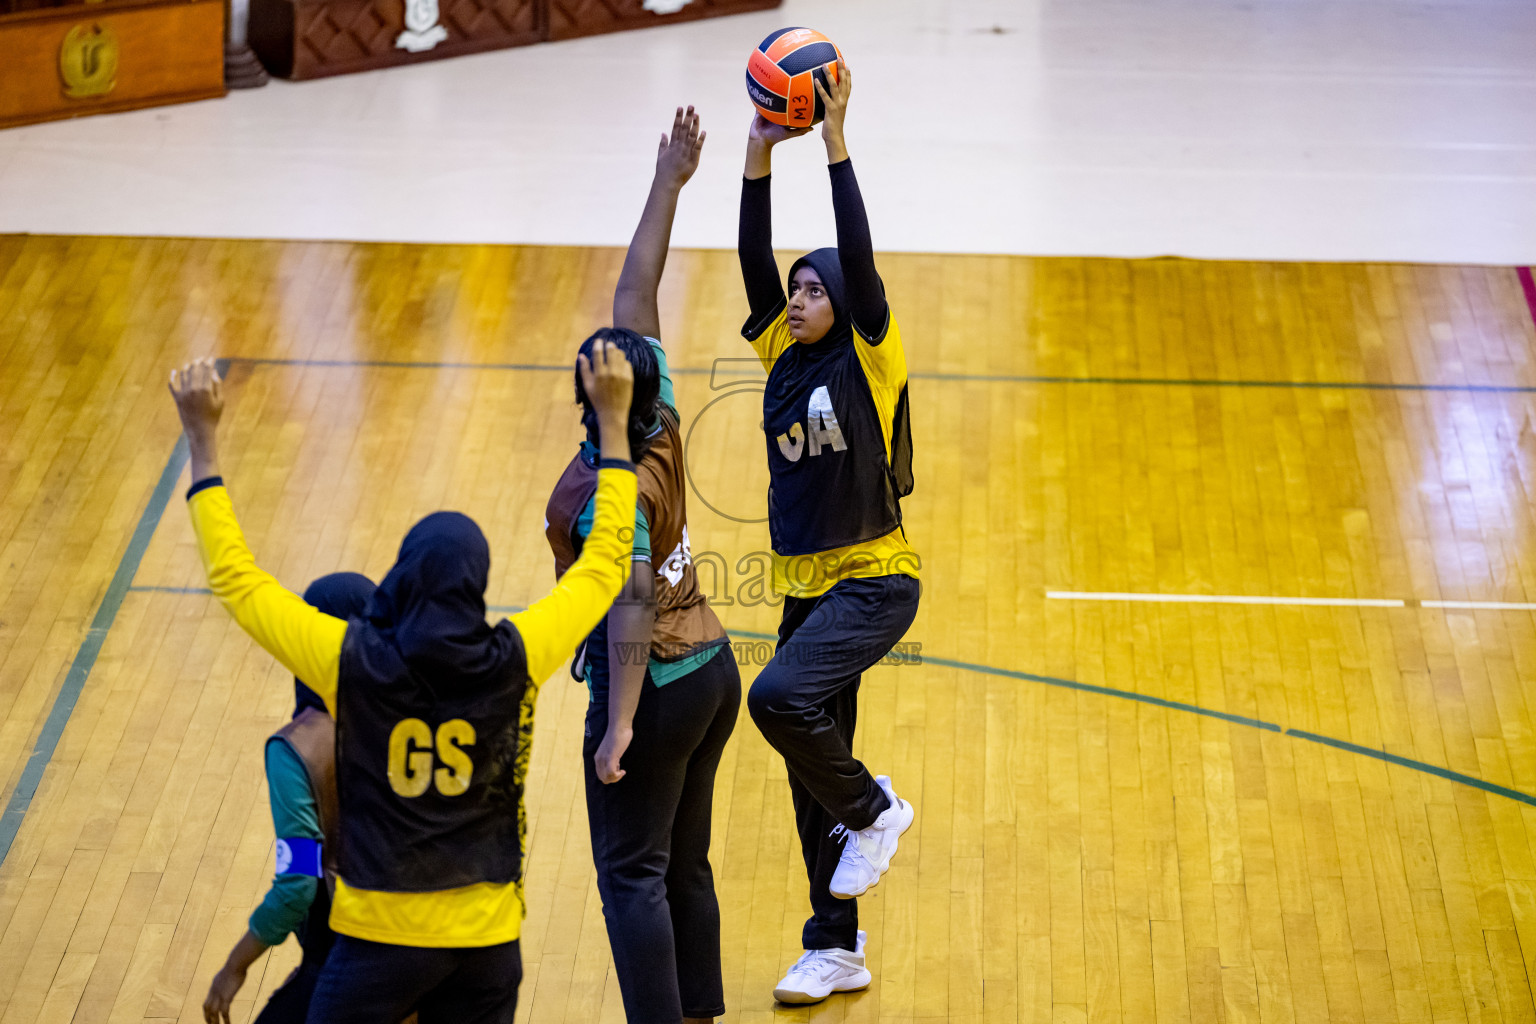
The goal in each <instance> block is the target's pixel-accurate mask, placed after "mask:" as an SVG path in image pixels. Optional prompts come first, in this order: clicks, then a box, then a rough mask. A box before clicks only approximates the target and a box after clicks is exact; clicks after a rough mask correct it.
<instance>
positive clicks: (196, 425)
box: [171, 359, 347, 714]
mask: <svg viewBox="0 0 1536 1024" xmlns="http://www.w3.org/2000/svg"><path fill="white" fill-rule="evenodd" d="M171 395H172V397H174V398H175V399H176V411H177V412H178V413H179V414H180V415H181V425H182V429H183V430H184V431H185V433H186V436H187V447H188V449H189V450H190V451H191V455H192V488H191V490H190V491H188V493H187V509H188V511H189V512H190V513H191V515H192V529H193V532H194V533H195V534H196V535H197V546H198V551H199V552H200V553H201V554H202V556H203V568H204V570H205V571H206V573H207V575H208V586H209V588H210V589H212V590H213V593H214V596H215V597H217V598H218V599H219V600H220V602H222V603H223V605H224V607H225V608H226V609H228V611H229V613H230V615H232V616H233V617H234V620H235V622H236V623H238V624H239V626H240V628H241V629H243V630H245V632H246V633H248V634H250V636H251V638H252V639H253V640H255V641H256V642H257V643H258V644H260V645H261V646H262V647H264V648H265V649H266V650H267V652H268V653H269V654H271V655H272V656H273V657H274V658H276V659H277V660H278V661H279V662H281V663H282V664H283V667H284V668H286V669H288V671H290V672H292V673H293V674H294V675H296V676H298V677H299V678H300V679H302V680H304V682H305V683H307V684H308V685H309V687H310V688H311V689H313V690H314V691H315V692H316V693H318V694H319V695H320V697H321V699H322V700H324V701H325V704H326V707H327V708H329V709H330V711H331V713H332V714H335V711H336V676H337V671H338V667H339V665H340V663H341V642H342V640H343V638H345V636H346V632H347V624H346V623H345V622H343V621H342V620H341V619H337V618H333V617H332V616H330V615H326V614H325V613H324V612H322V611H320V610H319V609H318V608H315V607H313V606H312V605H310V604H307V603H306V602H305V600H304V599H303V598H302V597H300V596H299V595H298V594H295V593H294V592H293V591H291V590H289V589H288V588H286V587H284V586H283V585H282V584H281V583H279V582H278V581H277V580H276V579H274V578H273V577H272V576H271V575H270V574H269V573H266V572H264V571H262V570H261V569H260V568H259V567H258V566H257V565H256V559H255V557H254V556H253V555H252V554H251V549H250V547H249V546H248V545H247V544H246V542H245V535H244V533H243V532H242V531H241V529H240V523H239V521H238V520H236V518H235V510H234V506H233V505H232V504H231V503H230V500H229V493H228V492H227V491H226V490H225V489H224V481H223V478H222V477H220V476H219V454H218V445H217V436H216V434H217V428H218V424H219V417H220V416H221V415H222V414H223V411H224V393H223V382H222V381H221V380H219V375H218V371H217V370H215V368H214V365H213V360H212V359H200V360H198V361H197V362H194V363H189V364H187V365H186V366H184V367H182V368H181V369H180V370H173V371H172V372H171Z"/></svg>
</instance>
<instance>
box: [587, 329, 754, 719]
mask: <svg viewBox="0 0 1536 1024" xmlns="http://www.w3.org/2000/svg"><path fill="white" fill-rule="evenodd" d="M645 340H646V341H648V342H650V343H651V351H652V352H655V353H656V368H657V370H658V371H660V374H661V401H662V403H663V404H664V405H666V407H667V408H668V409H671V410H672V412H673V413H676V412H677V392H676V390H675V389H674V388H673V387H672V371H671V369H670V368H669V367H668V366H667V353H666V350H665V349H663V348H662V347H661V342H659V341H657V340H656V339H655V338H646V339H645ZM679 418H681V417H679ZM581 454H582V456H583V457H585V458H588V459H592V460H595V459H596V458H597V454H598V453H597V447H596V446H595V445H593V444H592V442H591V441H583V442H582V443H581ZM596 499H597V496H596V495H593V496H592V497H591V498H589V499H588V500H587V506H586V508H584V509H582V510H581V515H579V516H577V517H576V536H577V537H579V538H581V539H582V540H586V539H587V534H589V533H591V532H592V517H593V514H594V506H595V502H596ZM634 558H635V561H637V562H645V563H646V564H647V565H649V564H650V561H651V524H650V521H649V520H647V519H646V518H645V512H644V510H642V509H641V508H640V507H639V506H638V505H637V506H635V555H634ZM723 650H725V648H724V647H723V646H720V647H710V648H708V649H707V650H703V651H700V652H699V653H697V654H690V655H688V657H686V658H681V659H679V660H677V661H652V662H651V666H650V672H651V682H653V683H655V684H656V685H657V686H666V685H667V684H668V683H670V682H672V681H673V680H675V679H681V678H682V677H683V676H685V675H687V674H688V673H690V672H692V671H693V670H694V669H697V668H699V667H701V666H703V665H706V664H708V663H709V660H710V659H711V658H713V657H715V656H716V655H717V654H719V653H720V652H721V651H723ZM586 677H587V687H588V688H589V689H590V688H591V686H592V666H590V665H588V666H587V668H586Z"/></svg>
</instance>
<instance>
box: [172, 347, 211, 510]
mask: <svg viewBox="0 0 1536 1024" xmlns="http://www.w3.org/2000/svg"><path fill="white" fill-rule="evenodd" d="M170 387H171V397H172V398H174V399H175V400H176V412H177V413H178V414H179V415H180V416H181V429H182V431H183V432H184V433H185V434H186V435H187V449H188V453H189V454H190V455H191V458H192V481H193V482H194V483H196V482H197V481H199V480H204V479H206V478H208V477H211V476H218V475H219V448H218V444H217V433H218V426H219V417H220V416H221V415H223V413H224V382H223V381H222V380H220V379H219V370H218V367H217V366H215V365H214V362H213V360H212V359H211V358H207V359H195V360H193V361H192V362H190V363H188V364H187V365H185V366H183V367H182V368H181V369H179V370H172V371H171V382H170Z"/></svg>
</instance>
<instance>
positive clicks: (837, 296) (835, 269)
mask: <svg viewBox="0 0 1536 1024" xmlns="http://www.w3.org/2000/svg"><path fill="white" fill-rule="evenodd" d="M802 267H810V268H811V269H812V270H814V271H816V276H817V277H819V278H821V285H822V287H823V288H825V289H826V291H827V301H829V302H831V303H832V315H833V320H832V327H831V328H830V329H829V330H828V331H827V333H826V335H825V336H824V337H823V338H822V339H821V340H820V341H818V342H816V343H815V344H813V345H811V346H810V347H811V348H812V349H821V350H822V351H828V350H830V349H832V348H834V347H836V346H838V345H840V344H842V343H843V342H845V341H848V340H850V339H852V337H853V319H852V317H850V316H849V313H848V286H847V285H846V284H845V283H844V281H843V261H842V260H841V259H840V258H839V257H838V255H837V250H836V249H833V248H826V249H817V250H816V251H815V252H810V253H806V254H805V255H804V256H801V257H800V258H799V259H797V260H795V262H794V265H793V266H791V267H790V268H789V284H791V285H792V284H794V280H795V275H796V274H798V273H800V270H801V268H802ZM786 290H787V289H786ZM800 347H802V348H803V347H805V346H800Z"/></svg>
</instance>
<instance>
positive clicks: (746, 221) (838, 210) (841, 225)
mask: <svg viewBox="0 0 1536 1024" xmlns="http://www.w3.org/2000/svg"><path fill="white" fill-rule="evenodd" d="M827 170H828V172H829V173H830V175H831V177H832V211H833V214H834V216H835V217H836V219H837V252H838V261H839V262H840V263H841V264H842V268H843V286H844V288H845V289H846V292H847V294H846V295H844V296H843V301H844V302H845V303H846V304H847V313H848V315H849V317H850V319H851V321H852V323H853V326H854V329H855V330H857V331H858V332H859V334H861V335H862V336H863V337H864V338H865V339H867V340H869V341H870V342H872V343H874V344H879V341H880V340H881V339H882V338H884V336H885V328H886V322H887V319H888V317H889V315H890V307H889V306H888V305H887V304H886V301H885V289H884V288H883V287H882V286H881V284H880V275H879V273H878V272H876V270H875V247H874V242H873V240H872V239H871V238H870V234H869V217H868V215H867V214H866V213H865V211H864V196H863V195H862V194H861V193H860V192H859V180H858V178H857V177H856V176H855V175H854V173H853V161H852V160H851V159H849V160H844V161H842V162H841V163H835V164H832V165H830V166H829V167H828V168H827ZM772 181H773V178H772V175H769V176H767V177H762V178H744V179H742V184H741V225H740V232H739V234H738V236H737V254H738V255H739V256H740V258H741V276H742V279H743V280H744V281H745V282H746V286H747V302H748V303H749V305H750V306H751V310H752V317H751V321H750V322H752V323H759V324H761V323H765V322H766V321H768V320H769V319H771V318H772V317H774V316H777V315H778V312H779V310H780V309H782V308H783V305H784V303H785V302H786V301H787V300H786V297H785V295H784V284H783V282H782V281H780V279H779V268H778V264H777V263H776V262H775V261H774V258H773V199H772Z"/></svg>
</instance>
